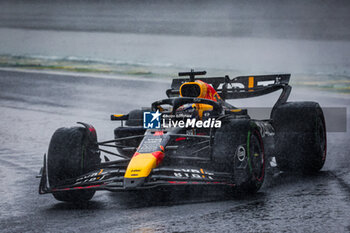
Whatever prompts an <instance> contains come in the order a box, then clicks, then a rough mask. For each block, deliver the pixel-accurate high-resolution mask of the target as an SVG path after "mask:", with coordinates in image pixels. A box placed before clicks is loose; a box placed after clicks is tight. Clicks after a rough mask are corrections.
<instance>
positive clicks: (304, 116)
mask: <svg viewBox="0 0 350 233" xmlns="http://www.w3.org/2000/svg"><path fill="white" fill-rule="evenodd" d="M271 118H272V120H273V121H272V123H273V126H274V128H275V150H276V160H277V165H278V167H279V168H280V169H281V170H282V171H296V172H302V173H314V172H317V171H319V170H320V169H321V168H322V167H323V165H324V163H325V160H326V154H327V136H326V125H325V119H324V115H323V112H322V109H321V107H320V105H319V104H318V103H315V102H289V103H285V104H283V105H280V106H278V107H277V108H276V109H274V111H273V112H272V117H271Z"/></svg>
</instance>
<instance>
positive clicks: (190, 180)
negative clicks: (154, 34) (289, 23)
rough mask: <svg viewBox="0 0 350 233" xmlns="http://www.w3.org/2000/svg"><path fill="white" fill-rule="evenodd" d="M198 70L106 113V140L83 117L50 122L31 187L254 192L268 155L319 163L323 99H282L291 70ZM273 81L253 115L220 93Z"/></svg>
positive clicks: (72, 195)
mask: <svg viewBox="0 0 350 233" xmlns="http://www.w3.org/2000/svg"><path fill="white" fill-rule="evenodd" d="M205 74H206V72H205V71H200V72H194V71H193V70H192V71H191V72H185V73H179V76H186V77H185V78H178V79H174V80H173V82H172V85H171V89H169V90H167V91H166V94H167V96H168V98H167V99H163V100H160V101H156V102H154V103H152V105H151V107H150V108H143V109H139V110H133V111H131V112H129V113H128V114H126V115H112V116H111V120H112V121H120V125H121V126H120V127H117V128H116V129H115V130H114V134H115V139H113V140H109V141H103V142H98V141H97V136H96V131H95V129H94V127H93V126H91V125H89V124H86V123H81V122H78V123H79V124H81V125H82V126H79V127H71V128H59V129H57V130H56V131H55V133H54V134H53V136H52V138H51V142H50V146H49V149H48V154H47V156H46V155H44V165H43V168H42V169H41V176H40V177H41V181H40V187H39V193H40V194H45V193H52V194H53V196H54V197H55V198H56V199H57V200H60V201H67V202H81V201H88V200H90V199H91V198H92V197H93V195H94V194H95V191H96V190H109V191H129V190H142V189H151V188H160V189H162V188H167V187H174V186H176V187H194V186H211V187H219V186H220V187H225V188H228V189H230V190H235V191H236V192H239V193H254V192H257V191H258V190H259V188H260V187H261V185H262V184H263V181H264V177H265V173H266V171H265V170H266V169H267V167H268V166H269V164H270V162H271V158H274V160H275V161H276V162H277V166H278V168H279V169H280V170H281V171H293V172H295V171H298V172H302V173H312V172H317V171H319V170H320V169H321V168H322V167H323V164H324V162H325V159H326V151H327V142H326V126H325V119H324V116H323V112H322V109H321V107H320V105H319V104H318V103H315V102H287V99H288V96H289V94H290V92H291V86H290V85H289V84H288V83H289V79H290V74H276V75H260V76H240V77H236V78H233V79H230V78H229V77H228V76H225V77H201V78H199V77H198V76H199V75H205ZM277 90H281V95H280V97H279V98H278V100H277V102H276V103H275V104H274V106H273V108H272V111H271V116H270V119H266V120H254V119H251V118H250V116H249V115H248V113H247V109H239V108H236V107H234V106H232V105H230V104H229V103H228V102H227V100H229V99H239V98H248V97H257V96H261V95H265V94H268V93H272V92H274V91H277ZM106 148H115V149H116V150H115V151H111V150H107V149H106ZM101 153H103V154H104V155H101ZM107 155H108V156H109V157H108V156H107ZM110 156H117V157H118V159H116V160H111V159H110ZM101 157H103V158H102V159H101ZM102 160H103V162H102Z"/></svg>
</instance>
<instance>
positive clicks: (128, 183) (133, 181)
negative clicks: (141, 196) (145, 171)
mask: <svg viewBox="0 0 350 233" xmlns="http://www.w3.org/2000/svg"><path fill="white" fill-rule="evenodd" d="M144 183H145V177H141V178H124V188H125V189H134V188H137V187H140V186H142V185H143V184H144Z"/></svg>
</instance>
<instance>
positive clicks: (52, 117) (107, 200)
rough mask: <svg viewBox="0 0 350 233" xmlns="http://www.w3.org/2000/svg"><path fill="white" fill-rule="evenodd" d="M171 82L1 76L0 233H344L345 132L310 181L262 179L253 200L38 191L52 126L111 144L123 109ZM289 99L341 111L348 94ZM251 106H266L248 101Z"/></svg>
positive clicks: (204, 193) (347, 213)
mask: <svg viewBox="0 0 350 233" xmlns="http://www.w3.org/2000/svg"><path fill="white" fill-rule="evenodd" d="M169 86H170V82H169V83H167V81H164V82H158V81H155V82H154V81H147V82H146V81H144V80H135V79H133V80H113V79H103V78H91V77H72V76H70V75H52V74H35V73H22V72H10V71H0V119H1V120H0V145H1V146H0V184H1V189H0V226H1V229H0V231H1V232H29V231H33V232H43V231H44V232H102V231H103V232H200V231H201V232H203V231H204V232H349V231H350V185H349V184H350V175H349V171H350V160H349V152H348V151H349V148H350V146H349V145H348V143H349V138H350V136H349V130H348V132H347V133H329V134H328V158H327V161H326V165H325V167H324V168H323V169H322V171H321V172H319V173H318V174H316V175H314V176H311V177H310V176H309V177H305V176H302V175H296V174H284V173H281V174H277V173H274V174H270V173H269V174H268V175H267V177H266V180H265V184H264V186H263V188H262V189H261V190H260V191H259V192H258V193H257V194H256V195H253V196H247V197H241V198H233V197H229V196H227V195H225V194H224V193H223V192H222V190H219V189H212V190H208V189H197V190H191V191H189V190H186V191H181V190H180V191H173V192H169V193H158V192H154V193H146V194H141V193H110V192H98V193H97V194H96V195H95V197H94V198H93V199H92V201H91V202H89V203H88V204H84V205H74V204H66V203H60V202H58V201H56V200H55V199H54V198H53V197H52V196H51V195H50V194H48V195H39V194H38V185H39V180H38V179H36V178H35V176H36V175H37V174H38V171H39V169H40V167H41V165H42V157H43V154H44V153H46V151H47V148H48V144H49V140H50V137H51V135H52V134H53V132H54V131H55V129H57V128H59V127H62V126H73V125H75V122H76V121H83V122H88V123H91V124H93V125H94V126H95V128H96V129H97V134H98V139H99V140H108V139H111V138H113V129H114V128H115V127H117V126H118V123H115V122H110V121H109V116H110V114H112V113H125V112H128V111H129V110H132V109H135V108H139V107H142V106H149V105H150V103H151V102H152V101H155V100H157V99H161V98H166V96H165V90H166V89H167V88H169ZM290 99H291V100H316V101H319V102H320V103H321V106H332V105H336V106H342V107H348V106H349V97H348V96H344V95H341V94H334V93H326V92H320V91H314V90H307V89H302V88H294V90H293V91H292V95H291V98H290ZM254 101H255V102H253V103H254V104H255V105H256V106H265V104H266V103H267V102H268V101H261V100H259V99H254Z"/></svg>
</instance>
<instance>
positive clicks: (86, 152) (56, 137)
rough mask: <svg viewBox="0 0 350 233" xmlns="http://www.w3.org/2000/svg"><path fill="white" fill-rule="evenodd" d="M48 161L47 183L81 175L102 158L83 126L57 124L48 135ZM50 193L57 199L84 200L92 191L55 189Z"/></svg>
mask: <svg viewBox="0 0 350 233" xmlns="http://www.w3.org/2000/svg"><path fill="white" fill-rule="evenodd" d="M47 162H48V178H49V184H50V186H51V187H57V186H59V185H62V184H63V183H64V181H65V180H67V179H71V178H75V177H78V176H80V175H83V174H85V173H87V172H89V171H91V170H92V169H94V167H95V166H96V165H98V164H99V163H100V162H101V159H100V155H99V151H98V145H97V141H96V142H94V141H91V140H88V131H87V129H86V128H83V127H72V128H59V129H57V130H56V131H55V133H54V134H53V136H52V138H51V141H50V145H49V151H48V161H47ZM52 194H53V196H54V197H55V198H56V199H57V200H59V201H65V202H86V201H89V200H90V199H91V198H92V197H93V196H94V194H95V191H94V190H74V191H57V192H53V193H52Z"/></svg>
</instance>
